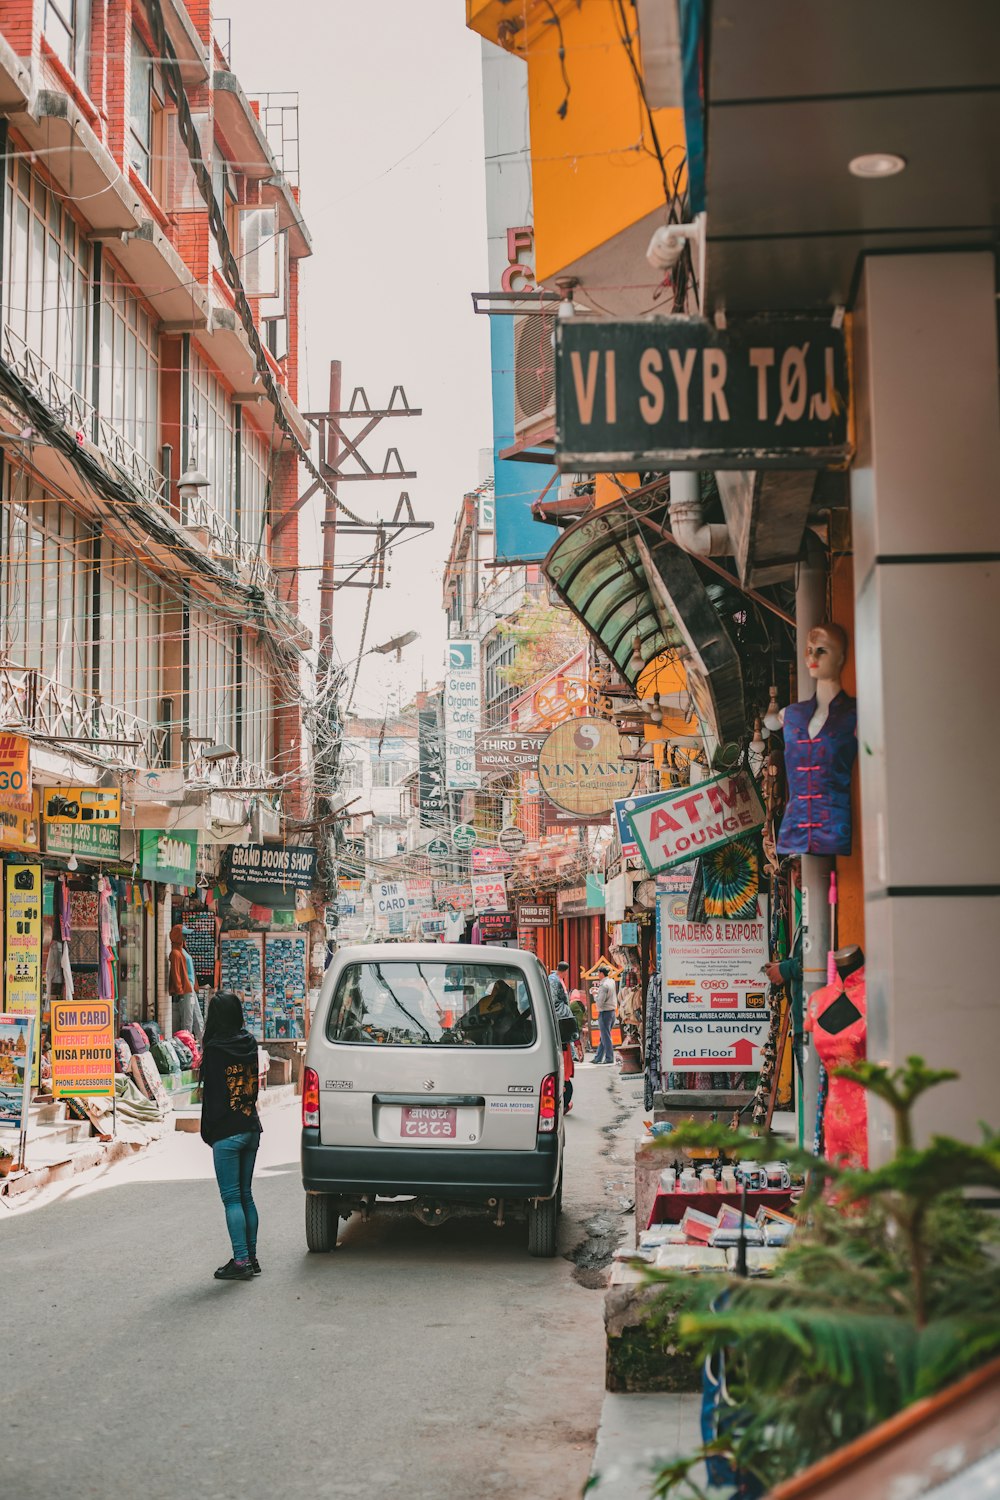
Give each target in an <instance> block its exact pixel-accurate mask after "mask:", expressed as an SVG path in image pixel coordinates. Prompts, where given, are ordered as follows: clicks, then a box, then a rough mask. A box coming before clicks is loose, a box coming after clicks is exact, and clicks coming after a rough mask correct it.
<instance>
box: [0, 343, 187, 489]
mask: <svg viewBox="0 0 1000 1500" xmlns="http://www.w3.org/2000/svg"><path fill="white" fill-rule="evenodd" d="M3 358H4V360H5V362H6V363H7V364H8V365H9V366H10V367H11V369H12V370H13V371H14V372H15V374H17V375H18V376H19V377H20V379H21V380H22V381H23V382H24V384H25V385H26V386H27V387H28V389H29V390H30V391H31V393H32V395H34V396H35V397H37V399H38V400H39V401H41V402H42V403H43V405H45V406H46V407H47V408H48V410H49V411H50V412H51V414H52V416H53V417H55V418H56V420H57V421H59V422H61V423H62V424H63V426H64V427H66V428H67V429H68V430H69V431H70V432H72V433H73V434H74V435H75V437H76V441H77V442H78V443H79V444H80V445H81V446H83V445H84V444H89V445H92V447H93V448H94V449H95V450H96V451H97V453H98V454H100V456H101V457H102V458H103V459H104V460H105V466H106V467H108V466H110V467H109V474H110V477H111V478H114V479H122V478H123V479H126V480H128V482H129V483H130V484H133V485H135V486H136V488H137V489H139V490H140V491H141V492H142V494H143V495H144V496H146V497H147V498H148V499H149V500H153V501H156V502H157V503H159V504H160V505H164V506H165V505H166V503H167V481H166V478H165V477H164V475H163V474H162V473H161V472H160V470H159V469H158V468H157V467H156V465H155V464H153V463H151V462H150V461H149V459H148V458H146V457H144V455H143V454H141V453H140V452H139V451H138V450H137V449H136V448H133V447H132V445H131V443H129V442H128V441H127V439H126V438H125V437H123V435H122V434H121V432H119V430H118V429H117V427H116V426H115V425H114V423H113V422H111V421H110V420H109V419H108V418H107V417H105V416H103V415H102V414H101V413H100V412H99V411H97V409H96V408H95V407H94V406H93V405H92V404H91V403H90V402H89V401H88V400H87V399H86V397H85V396H82V395H81V394H80V392H79V391H78V390H77V389H76V388H75V387H74V386H73V385H72V384H71V382H70V381H68V380H66V379H65V377H64V376H62V375H60V374H59V373H58V372H57V371H56V370H53V369H52V367H51V365H49V364H47V363H46V362H45V360H44V359H42V357H41V355H40V354H38V353H37V352H36V351H35V350H34V349H31V348H29V347H28V345H27V344H26V343H25V342H24V340H23V339H22V338H21V337H20V336H19V335H18V334H16V333H15V332H14V331H13V329H12V328H9V327H5V328H4V330H3ZM47 453H51V454H52V455H53V459H55V458H56V455H55V453H54V450H51V449H49V450H45V449H40V450H39V452H38V453H37V454H36V457H37V458H38V462H39V467H40V468H43V469H44V466H45V462H46V454H47ZM51 477H52V478H53V481H54V482H57V476H56V475H55V474H53V475H52V476H51Z"/></svg>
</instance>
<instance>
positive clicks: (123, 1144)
mask: <svg viewBox="0 0 1000 1500" xmlns="http://www.w3.org/2000/svg"><path fill="white" fill-rule="evenodd" d="M294 1099H295V1085H294V1084H291V1083H289V1084H282V1085H279V1086H278V1087H277V1088H271V1089H267V1090H266V1091H265V1092H264V1093H263V1094H261V1096H260V1099H259V1101H258V1107H259V1108H260V1109H262V1110H267V1109H274V1108H275V1107H276V1106H277V1105H279V1104H289V1103H292V1102H293V1101H294ZM161 1126H162V1128H161V1130H160V1132H159V1134H158V1135H155V1136H153V1137H152V1138H151V1139H150V1140H148V1141H120V1140H113V1141H99V1140H97V1139H96V1138H95V1139H93V1140H89V1141H84V1142H81V1143H80V1144H79V1145H77V1146H75V1147H74V1146H72V1144H71V1145H70V1146H68V1147H67V1151H66V1155H65V1157H64V1158H63V1159H62V1160H61V1161H53V1162H46V1163H45V1164H44V1165H42V1166H39V1167H29V1168H28V1171H27V1172H19V1173H18V1174H17V1176H16V1177H7V1178H5V1179H4V1180H3V1182H2V1185H0V1194H2V1195H4V1196H6V1197H7V1198H19V1197H20V1196H21V1195H22V1194H24V1193H36V1192H40V1191H41V1189H42V1188H47V1187H51V1186H52V1184H53V1183H56V1182H66V1181H68V1180H69V1179H70V1178H75V1177H82V1176H84V1175H85V1174H86V1173H90V1172H96V1171H98V1170H99V1169H103V1168H105V1167H111V1166H114V1164H115V1163H116V1162H119V1161H125V1160H126V1159H127V1158H128V1157H130V1156H137V1155H138V1154H139V1153H140V1152H141V1151H148V1150H149V1149H150V1147H151V1146H155V1145H157V1144H158V1143H159V1142H160V1141H161V1140H164V1139H165V1138H166V1136H168V1135H169V1133H170V1130H171V1116H170V1115H168V1116H167V1118H166V1119H165V1120H163V1121H161ZM200 1127H201V1110H200V1109H194V1110H185V1109H181V1110H175V1111H173V1129H174V1130H188V1131H195V1132H197V1131H198V1130H199V1129H200ZM28 1152H29V1160H30V1152H31V1140H30V1138H29V1140H28Z"/></svg>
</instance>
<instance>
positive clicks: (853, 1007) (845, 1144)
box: [805, 968, 868, 1167]
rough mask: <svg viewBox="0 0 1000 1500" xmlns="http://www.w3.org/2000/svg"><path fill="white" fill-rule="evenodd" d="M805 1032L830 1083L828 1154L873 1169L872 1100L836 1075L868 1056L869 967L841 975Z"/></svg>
mask: <svg viewBox="0 0 1000 1500" xmlns="http://www.w3.org/2000/svg"><path fill="white" fill-rule="evenodd" d="M805 1029H806V1030H807V1031H809V1032H811V1033H812V1036H813V1040H814V1042H815V1045H816V1051H817V1052H818V1054H819V1059H820V1062H821V1063H822V1064H823V1067H824V1068H825V1070H826V1072H827V1074H828V1075H829V1081H828V1084H827V1094H826V1105H825V1109H824V1113H823V1121H822V1129H823V1142H824V1154H825V1155H826V1156H827V1157H828V1158H829V1159H830V1161H833V1162H839V1163H841V1164H842V1165H844V1166H850V1167H867V1166H868V1096H867V1094H866V1093H865V1090H864V1089H863V1088H862V1087H861V1085H860V1084H859V1083H852V1082H851V1080H850V1079H848V1078H837V1077H835V1076H834V1072H833V1070H834V1069H835V1068H840V1067H844V1066H847V1065H850V1064H851V1063H856V1062H860V1061H861V1060H862V1059H863V1058H864V1057H865V1056H866V1054H867V1045H866V1042H867V1032H868V1007H867V999H866V986H865V971H864V968H860V969H855V971H854V972H853V973H852V974H848V976H847V978H846V979H841V978H840V976H839V975H838V976H837V979H836V981H835V982H834V983H833V984H826V985H824V986H823V988H822V989H819V990H816V991H815V993H814V994H813V995H812V996H811V997H810V1000H809V1006H808V1009H807V1013H806V1022H805Z"/></svg>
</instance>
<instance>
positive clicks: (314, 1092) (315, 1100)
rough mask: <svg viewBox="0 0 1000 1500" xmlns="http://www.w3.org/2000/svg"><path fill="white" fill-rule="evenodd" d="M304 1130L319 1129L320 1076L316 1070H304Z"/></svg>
mask: <svg viewBox="0 0 1000 1500" xmlns="http://www.w3.org/2000/svg"><path fill="white" fill-rule="evenodd" d="M302 1128H303V1130H309V1129H312V1130H318V1129H319V1074H318V1073H317V1072H316V1070H315V1069H314V1068H303V1069H302Z"/></svg>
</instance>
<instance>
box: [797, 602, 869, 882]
mask: <svg viewBox="0 0 1000 1500" xmlns="http://www.w3.org/2000/svg"><path fill="white" fill-rule="evenodd" d="M805 657H806V667H807V669H808V672H809V675H810V677H811V678H812V679H813V681H814V682H815V684H816V693H815V695H814V697H812V698H808V699H806V700H805V701H804V702H801V703H790V704H789V705H788V707H787V708H786V709H785V711H784V714H783V715H782V728H783V730H784V734H785V771H786V773H787V776H788V804H787V806H786V808H785V815H784V817H783V818H782V820H781V830H780V832H779V834H778V853H779V854H850V852H851V834H852V829H851V772H852V770H853V768H854V762H855V759H856V758H857V753H858V735H857V729H858V715H857V704H856V702H855V700H854V699H853V698H851V697H849V696H848V695H847V693H845V692H844V690H843V687H842V685H841V675H842V673H843V669H844V663H845V661H846V660H847V635H846V633H845V632H844V630H843V629H842V628H841V627H840V626H839V625H833V624H829V623H828V624H826V625H817V626H815V628H814V629H812V630H810V632H809V635H808V637H807V639H806V652H805Z"/></svg>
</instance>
